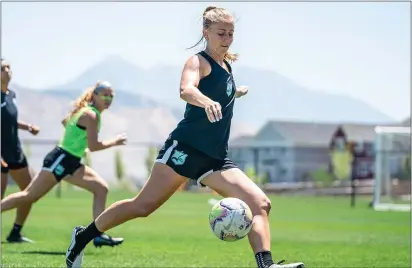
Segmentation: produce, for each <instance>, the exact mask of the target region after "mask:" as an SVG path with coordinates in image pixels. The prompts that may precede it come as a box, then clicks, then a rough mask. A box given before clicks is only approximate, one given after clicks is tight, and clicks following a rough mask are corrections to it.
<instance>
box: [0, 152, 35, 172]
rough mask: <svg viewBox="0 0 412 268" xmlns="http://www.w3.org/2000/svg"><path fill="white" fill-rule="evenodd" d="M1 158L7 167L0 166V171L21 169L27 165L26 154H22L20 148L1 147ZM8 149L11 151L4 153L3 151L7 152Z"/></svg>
mask: <svg viewBox="0 0 412 268" xmlns="http://www.w3.org/2000/svg"><path fill="white" fill-rule="evenodd" d="M1 150H2V158H3V160H4V162H6V163H7V167H3V166H1V173H9V171H10V170H16V169H21V168H26V167H28V163H27V159H26V156H25V155H24V153H23V151H22V150H21V149H17V150H7V149H6V150H5V148H2V149H1ZM8 151H10V152H11V153H8V154H4V156H3V152H4V153H5V152H8Z"/></svg>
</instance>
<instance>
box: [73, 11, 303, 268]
mask: <svg viewBox="0 0 412 268" xmlns="http://www.w3.org/2000/svg"><path fill="white" fill-rule="evenodd" d="M233 35H234V19H233V17H232V16H231V15H230V14H229V13H228V11H226V10H225V9H223V8H216V7H209V8H207V9H206V10H205V11H204V13H203V38H204V39H205V40H206V43H207V46H206V49H205V50H204V51H202V52H200V53H198V54H196V55H194V56H192V57H190V58H189V59H188V61H187V62H186V64H185V66H184V69H183V73H182V77H181V83H180V97H181V98H182V99H183V100H185V101H186V102H187V105H186V111H185V114H184V119H183V120H182V121H181V122H180V123H179V124H178V126H177V128H176V129H175V130H174V131H173V132H172V133H171V135H170V136H169V138H168V140H167V141H166V142H165V144H164V146H163V148H162V149H161V150H160V152H159V155H158V157H157V160H156V163H155V164H154V166H153V169H152V173H151V174H150V177H149V179H148V181H147V182H146V184H145V185H144V187H143V188H142V190H141V191H140V193H139V194H138V195H137V196H136V197H134V198H132V199H127V200H122V201H119V202H116V203H114V204H113V205H111V206H110V207H109V208H107V209H106V210H105V211H104V212H103V213H102V214H101V215H100V216H99V217H97V219H96V220H95V221H94V222H92V223H91V224H90V225H88V226H87V227H82V226H77V227H76V228H75V229H74V230H73V233H72V240H71V243H70V246H69V248H68V250H67V253H66V264H67V267H69V268H70V267H73V266H75V267H79V266H80V264H81V262H82V257H83V250H84V248H85V247H86V245H87V244H88V243H89V241H91V240H92V239H93V238H94V237H96V236H98V235H100V233H101V232H104V231H106V230H109V229H111V228H113V227H115V226H118V225H120V224H122V223H124V222H126V221H128V220H131V219H134V218H138V217H147V216H149V215H150V214H151V213H152V212H154V211H155V210H156V209H158V208H159V207H160V206H161V205H162V204H163V203H164V202H165V201H167V200H168V199H169V197H170V196H171V195H172V194H173V193H174V192H175V191H176V190H177V189H178V187H179V186H180V185H181V184H182V183H183V182H184V181H185V180H186V179H187V178H191V179H195V180H197V183H198V184H199V185H202V186H205V185H206V186H209V187H210V188H211V189H213V190H215V191H216V192H217V193H219V194H221V195H222V196H224V197H237V198H239V199H241V200H244V201H245V202H246V203H247V204H248V205H249V206H250V208H251V210H252V212H253V214H254V226H253V229H252V231H251V232H250V233H249V242H250V245H251V247H252V249H253V251H254V254H255V256H256V262H257V265H258V267H259V268H268V267H271V268H275V267H283V268H285V267H303V263H295V264H289V265H281V264H280V263H279V264H275V263H274V262H273V260H272V256H271V252H270V229H269V221H268V214H269V211H270V208H271V203H270V200H269V198H268V197H267V196H266V195H265V194H264V193H263V191H262V190H261V189H260V188H259V187H258V186H256V185H255V184H254V183H253V182H252V181H251V180H250V179H249V178H248V177H247V176H246V175H245V174H244V173H243V172H242V171H241V170H240V169H239V168H238V167H237V166H236V164H235V163H233V162H232V161H231V160H230V159H229V158H228V157H227V150H228V139H229V133H230V126H231V120H232V116H233V107H234V102H235V101H234V100H235V98H236V97H241V96H243V95H245V94H246V93H247V88H246V87H239V88H236V86H235V82H234V79H233V75H232V69H231V66H230V64H229V62H233V61H235V60H236V59H237V55H235V54H232V53H230V52H229V51H228V49H229V47H230V45H231V44H232V41H233ZM203 38H202V39H201V40H200V41H199V42H198V44H199V43H200V42H201V41H202V40H203ZM282 262H283V261H282ZM205 265H207V264H205Z"/></svg>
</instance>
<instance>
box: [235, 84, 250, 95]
mask: <svg viewBox="0 0 412 268" xmlns="http://www.w3.org/2000/svg"><path fill="white" fill-rule="evenodd" d="M248 91H249V88H248V87H247V86H239V87H237V88H236V93H235V97H236V98H240V97H242V96H244V95H246V94H247V93H248Z"/></svg>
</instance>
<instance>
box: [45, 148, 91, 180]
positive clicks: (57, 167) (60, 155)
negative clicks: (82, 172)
mask: <svg viewBox="0 0 412 268" xmlns="http://www.w3.org/2000/svg"><path fill="white" fill-rule="evenodd" d="M82 165H83V164H82V163H81V159H80V158H78V157H76V156H74V155H72V154H70V153H69V152H67V151H65V150H63V149H62V148H60V147H55V148H54V149H53V150H52V151H51V152H50V153H48V154H47V155H46V157H45V158H44V160H43V167H42V170H46V171H49V172H51V173H53V175H54V176H55V178H56V180H57V181H61V180H62V179H63V178H64V177H66V176H69V175H73V173H74V172H75V171H76V170H77V169H79V168H80V167H81V166H82Z"/></svg>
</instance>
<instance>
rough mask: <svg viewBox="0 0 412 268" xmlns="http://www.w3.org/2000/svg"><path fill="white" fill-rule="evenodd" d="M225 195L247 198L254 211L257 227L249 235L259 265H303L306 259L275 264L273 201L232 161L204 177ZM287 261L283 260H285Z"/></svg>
mask: <svg viewBox="0 0 412 268" xmlns="http://www.w3.org/2000/svg"><path fill="white" fill-rule="evenodd" d="M201 183H202V184H204V185H206V186H209V187H210V188H211V189H213V190H215V191H216V192H217V193H219V194H220V195H222V196H223V197H236V198H239V199H241V200H243V201H244V202H246V203H247V204H248V205H249V207H250V209H251V210H252V213H253V216H254V218H253V227H252V230H251V231H250V233H249V235H248V238H249V243H250V246H251V247H252V249H253V251H254V254H255V258H256V263H257V265H258V268H275V267H282V268H289V267H290V268H303V267H304V265H303V263H293V264H284V265H282V264H281V262H279V263H278V264H275V263H274V262H273V259H272V255H271V252H270V228H269V219H268V215H269V212H270V209H271V202H270V200H269V198H268V197H267V196H266V194H265V193H264V192H263V191H262V190H261V189H260V188H259V187H258V186H257V185H256V184H255V183H254V182H253V181H251V180H250V179H249V178H248V177H247V176H246V175H245V174H244V173H243V172H242V171H241V170H240V169H239V168H237V167H234V164H233V163H232V162H230V163H229V165H227V166H226V167H225V166H223V167H222V170H220V171H216V172H213V173H211V174H210V175H209V176H207V177H205V178H204V179H202V181H201ZM282 262H283V261H282Z"/></svg>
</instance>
